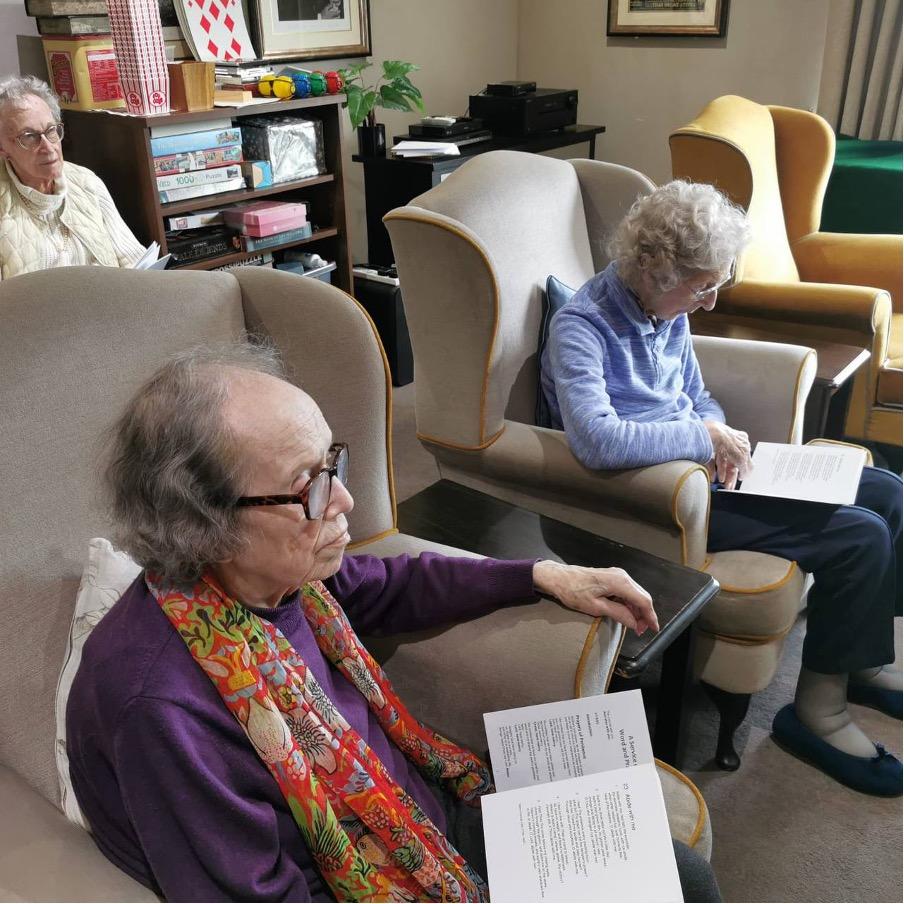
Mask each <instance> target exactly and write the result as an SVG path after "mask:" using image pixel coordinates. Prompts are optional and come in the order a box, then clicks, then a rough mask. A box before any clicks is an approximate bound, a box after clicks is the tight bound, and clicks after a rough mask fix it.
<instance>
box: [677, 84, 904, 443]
mask: <svg viewBox="0 0 904 904" xmlns="http://www.w3.org/2000/svg"><path fill="white" fill-rule="evenodd" d="M669 144H670V146H671V151H672V171H673V173H674V175H675V176H676V177H681V178H687V179H692V180H693V181H695V182H708V183H711V184H713V185H716V186H718V187H719V188H720V189H721V190H722V191H724V192H725V193H726V194H727V195H729V197H731V198H732V200H734V201H735V202H736V203H738V204H740V205H741V206H742V207H744V208H745V209H746V210H747V212H748V215H749V217H750V221H751V225H752V227H753V241H752V242H751V244H750V246H749V247H748V249H747V250H746V251H745V253H744V254H743V256H742V258H741V260H739V262H738V273H739V277H740V280H739V283H738V285H736V286H735V287H734V288H733V289H731V290H728V291H726V292H725V293H724V294H721V295H720V297H719V303H718V305H717V306H716V309H715V311H713V312H711V313H705V314H702V315H700V314H698V315H696V316H705V317H706V318H707V319H708V320H709V321H710V322H713V321H715V320H721V321H722V322H724V323H725V324H726V325H727V324H728V323H743V324H745V325H747V326H753V327H756V328H759V329H768V328H769V326H770V325H775V326H776V327H777V328H779V327H780V329H777V331H778V332H783V333H785V334H787V333H788V332H792V331H793V335H795V336H796V337H797V341H798V342H800V343H801V344H804V345H805V344H806V343H807V341H808V340H817V339H823V340H828V341H834V342H839V343H844V344H846V345H857V346H860V347H862V348H866V349H868V350H869V351H870V353H871V358H870V361H869V364H868V365H865V366H864V367H863V368H861V370H860V371H859V373H858V374H857V376H856V378H855V381H854V385H853V388H852V391H851V397H850V405H849V408H848V412H847V420H846V423H845V433H846V434H847V435H848V436H849V437H852V438H855V439H860V440H874V441H877V442H883V443H889V444H892V445H896V446H900V445H901V382H902V381H901V354H902V350H901V343H902V339H901V330H902V319H904V318H902V309H901V276H902V265H901V257H902V238H901V236H900V235H851V234H844V233H827V232H819V221H820V216H821V213H822V202H823V198H824V196H825V190H826V185H827V183H828V180H829V174H830V171H831V168H832V161H833V159H834V156H835V136H834V134H833V133H832V130H831V129H830V128H829V125H828V123H827V122H826V121H825V120H824V119H822V118H821V117H820V116H817V115H816V114H815V113H809V112H807V111H806V110H795V109H792V108H790V107H776V106H763V105H761V104H757V103H754V102H753V101H750V100H746V99H745V98H743V97H735V96H731V95H728V96H725V97H719V98H717V99H716V100H714V101H712V103H710V104H708V105H707V106H706V107H705V108H704V109H703V111H702V112H701V113H700V114H699V116H697V118H696V119H695V120H694V121H693V122H692V123H690V124H689V125H687V126H684V127H683V128H681V129H678V130H677V131H676V132H673V133H672V135H671V136H670V138H669ZM691 322H692V324H693V318H692V321H691ZM789 327H790V328H791V329H790V330H789Z"/></svg>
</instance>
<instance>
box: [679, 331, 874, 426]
mask: <svg viewBox="0 0 904 904" xmlns="http://www.w3.org/2000/svg"><path fill="white" fill-rule="evenodd" d="M690 323H691V332H692V333H693V334H694V335H698V336H718V337H724V338H726V339H752V340H755V341H757V342H782V343H786V344H788V345H803V346H806V347H808V348H812V349H813V350H814V351H815V352H816V379H815V380H814V381H813V389H812V390H810V396H809V398H808V399H807V407H806V411H805V413H804V442H807V440H811V439H816V438H818V437H829V438H832V439H841V436H842V434H843V432H844V430H843V427H844V415H845V412H846V409H847V401H848V393H849V392H850V387H851V383H850V380H851V377H853V376H854V374H855V373H856V372H857V371H858V370H859V369H860V368H861V367H862V366H863V365H864V364H865V363H866V362H867V361H869V356H870V353H869V351H867V350H866V349H865V348H860V347H859V346H856V345H844V344H842V343H839V342H828V341H827V340H824V339H810V338H809V337H807V336H801V335H796V336H795V335H793V334H792V333H790V332H784V331H783V330H782V329H780V328H779V329H775V330H773V329H769V328H757V327H750V326H746V325H740V324H734V323H731V324H721V323H718V322H716V323H713V322H712V321H711V320H707V318H706V316H705V315H703V316H701V315H699V314H698V315H697V316H696V317H692V318H691V321H690ZM785 326H787V325H786V324H785ZM839 390H844V391H843V392H839Z"/></svg>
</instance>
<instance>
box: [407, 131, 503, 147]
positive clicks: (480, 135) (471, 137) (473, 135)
mask: <svg viewBox="0 0 904 904" xmlns="http://www.w3.org/2000/svg"><path fill="white" fill-rule="evenodd" d="M492 137H493V133H492V132H491V131H490V130H489V129H480V131H478V132H466V133H465V134H463V135H442V136H440V135H425V134H423V133H421V132H416V131H415V127H414V126H409V127H408V134H407V135H396V136H394V138H393V140H394V141H395V142H399V141H423V140H425V139H432V140H434V141H443V142H445V143H446V144H457V145H458V146H459V147H460V148H463V147H466V146H467V145H469V144H478V143H479V142H481V141H489V140H490V139H491V138H492Z"/></svg>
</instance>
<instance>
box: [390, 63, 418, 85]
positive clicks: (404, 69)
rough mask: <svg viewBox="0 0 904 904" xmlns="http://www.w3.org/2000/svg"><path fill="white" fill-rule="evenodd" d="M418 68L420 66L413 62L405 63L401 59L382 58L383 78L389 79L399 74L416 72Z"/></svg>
mask: <svg viewBox="0 0 904 904" xmlns="http://www.w3.org/2000/svg"><path fill="white" fill-rule="evenodd" d="M420 68H421V67H420V66H415V64H414V63H405V62H403V61H402V60H383V78H385V79H386V80H387V81H391V80H392V79H394V78H398V77H399V76H400V75H407V74H408V73H409V72H417V70H418V69H420Z"/></svg>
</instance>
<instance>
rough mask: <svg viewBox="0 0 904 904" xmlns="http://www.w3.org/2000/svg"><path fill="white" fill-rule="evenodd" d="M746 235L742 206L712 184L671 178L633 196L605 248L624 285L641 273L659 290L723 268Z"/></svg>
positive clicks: (746, 238) (631, 281)
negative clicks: (671, 179)
mask: <svg viewBox="0 0 904 904" xmlns="http://www.w3.org/2000/svg"><path fill="white" fill-rule="evenodd" d="M749 241H750V226H749V225H748V222H747V215H746V214H745V213H744V211H743V209H742V208H740V207H738V206H737V205H736V204H734V203H732V202H731V201H730V200H729V199H728V198H727V197H726V196H725V195H724V194H722V192H720V191H719V190H718V189H716V188H714V187H713V186H712V185H704V184H702V183H698V182H687V181H685V180H683V179H675V180H673V181H672V182H667V183H666V184H665V185H661V186H659V188H656V189H654V190H653V191H651V192H650V194H648V195H645V196H643V197H641V198H638V199H637V200H636V201H635V202H634V204H633V205H632V207H631V209H630V210H629V211H628V213H627V214H626V215H625V218H624V219H623V220H622V221H621V223H619V225H618V226H617V227H616V230H615V233H614V235H613V236H612V240H611V241H610V243H609V254H610V256H611V257H612V259H613V260H615V261H617V264H618V272H619V275H620V276H621V278H622V279H623V280H624V281H625V282H627V283H628V284H629V285H635V284H636V283H637V281H638V279H639V278H640V276H641V274H642V273H646V274H647V275H648V276H649V277H650V278H651V279H652V281H653V284H654V286H655V287H656V288H657V289H658V291H660V292H662V293H665V292H668V291H670V290H671V289H674V288H675V286H677V285H679V284H680V283H682V282H684V281H685V280H686V279H688V278H690V277H692V276H694V275H696V274H698V273H701V272H709V273H718V272H723V271H725V270H727V269H728V268H729V266H730V265H731V262H732V261H733V260H735V258H737V256H738V255H739V254H740V252H741V251H742V250H743V249H744V246H745V245H746V244H747V243H748V242H749Z"/></svg>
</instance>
